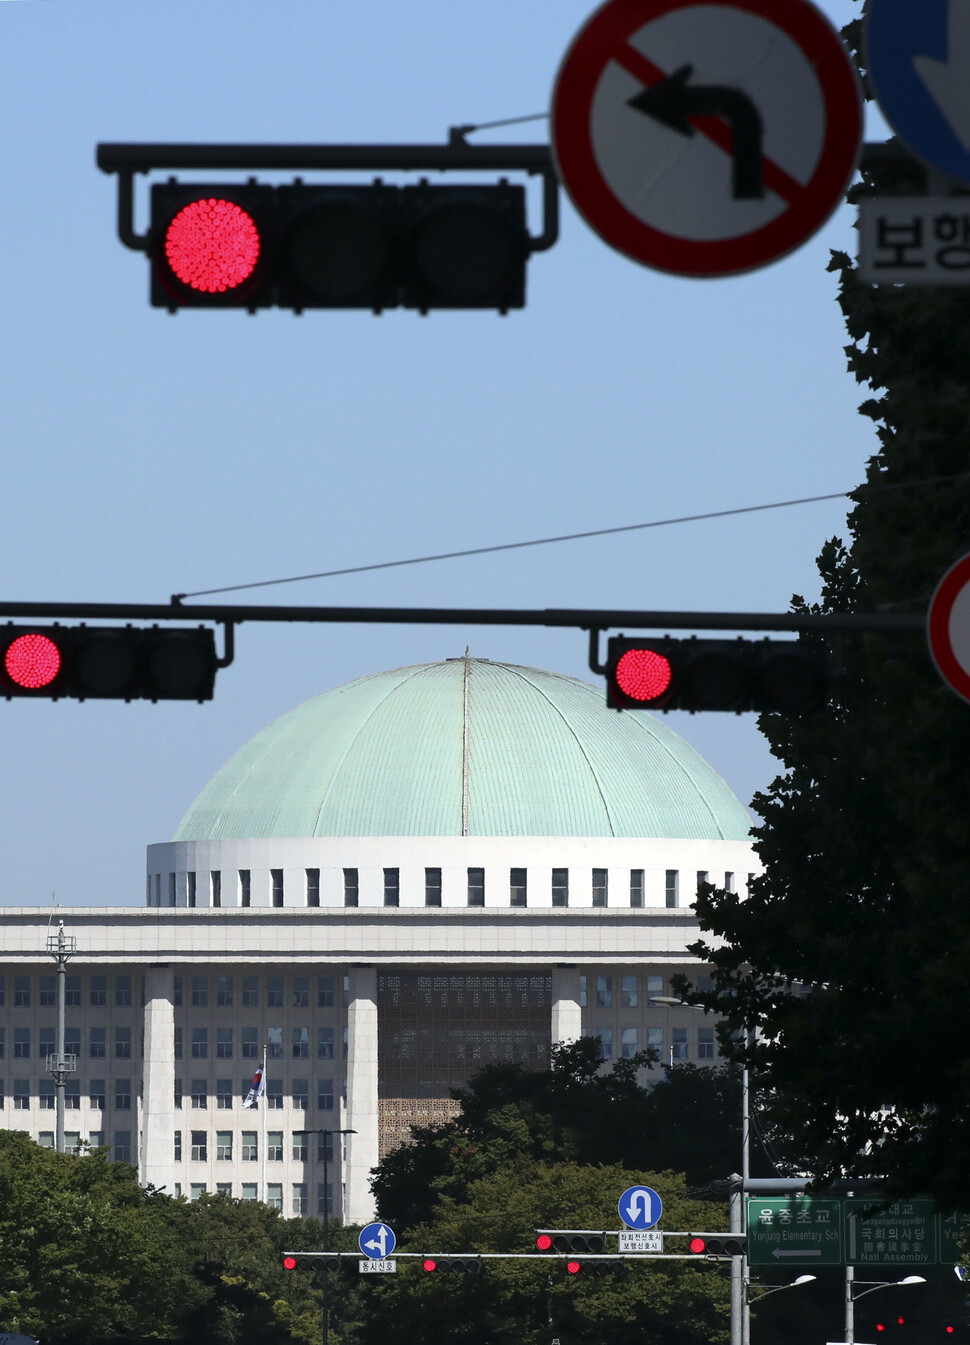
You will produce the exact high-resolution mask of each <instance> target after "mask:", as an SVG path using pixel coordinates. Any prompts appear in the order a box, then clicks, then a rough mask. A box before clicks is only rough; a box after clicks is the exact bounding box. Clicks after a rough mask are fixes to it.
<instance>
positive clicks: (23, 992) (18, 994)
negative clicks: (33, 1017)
mask: <svg viewBox="0 0 970 1345" xmlns="http://www.w3.org/2000/svg"><path fill="white" fill-rule="evenodd" d="M13 1002H14V1006H15V1007H16V1008H18V1009H29V1008H30V977H29V976H15V977H14V978H13Z"/></svg>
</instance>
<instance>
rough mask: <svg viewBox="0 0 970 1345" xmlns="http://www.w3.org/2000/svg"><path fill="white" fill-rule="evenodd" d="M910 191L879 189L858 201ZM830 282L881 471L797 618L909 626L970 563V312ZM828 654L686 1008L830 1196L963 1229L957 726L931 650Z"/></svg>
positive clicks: (875, 185) (956, 709)
mask: <svg viewBox="0 0 970 1345" xmlns="http://www.w3.org/2000/svg"><path fill="white" fill-rule="evenodd" d="M918 189H922V174H921V173H920V171H919V170H917V169H915V168H914V169H912V170H909V171H908V172H889V171H887V170H881V172H880V176H879V177H878V178H876V177H875V176H874V175H873V174H867V176H866V180H865V183H864V185H863V187H862V188H861V189H860V194H861V193H862V192H867V191H868V192H872V191H876V192H895V193H900V194H906V193H907V192H911V191H913V190H918ZM964 204H965V202H964V201H962V200H955V201H954V210H955V212H956V213H962V211H963V205H964ZM830 269H831V270H833V271H834V272H835V273H836V274H837V276H838V278H839V302H840V304H841V307H842V311H843V314H844V317H845V322H846V327H847V329H848V334H849V338H850V343H849V345H848V346H847V347H846V354H847V356H848V362H849V368H850V370H851V372H852V374H853V375H854V377H855V378H856V380H857V381H858V382H859V383H861V384H862V385H863V386H865V387H866V388H867V389H868V391H869V394H870V395H868V396H867V397H866V399H865V400H864V401H863V403H862V405H861V407H860V412H861V414H862V415H864V416H866V417H868V418H869V419H871V420H872V422H873V424H874V425H875V427H876V434H877V437H878V451H877V452H875V453H874V455H873V456H872V458H871V459H870V461H869V464H868V469H867V472H866V482H865V484H864V485H863V486H861V487H860V488H859V489H858V490H857V491H856V492H855V494H854V496H853V499H854V500H855V507H854V509H853V510H852V513H851V514H850V516H849V521H848V527H849V541H848V544H847V545H846V544H844V543H843V542H842V541H840V540H838V539H832V540H831V541H829V542H828V543H827V544H826V545H825V546H824V548H823V549H822V552H821V555H820V557H819V571H820V575H821V598H820V601H819V602H818V603H817V604H815V605H813V606H812V608H811V610H814V611H820V612H831V611H870V612H915V613H919V612H922V611H923V610H924V609H925V607H926V605H927V602H928V600H929V598H930V597H931V595H932V593H933V591H934V588H935V586H936V584H937V583H938V581H939V579H940V578H941V577H942V575H943V573H944V571H945V570H946V569H947V568H948V567H949V565H950V564H951V563H952V562H953V561H954V560H956V559H957V558H958V557H959V556H960V555H961V554H963V553H964V552H966V551H967V550H968V549H970V477H968V475H967V473H968V465H970V376H968V371H970V295H968V293H967V291H966V290H961V289H959V288H953V289H927V288H920V287H919V286H917V285H912V286H898V287H888V288H876V287H873V286H870V285H865V284H862V283H861V282H860V281H859V279H858V276H857V273H856V268H855V266H854V265H853V263H852V261H851V260H850V259H849V257H848V256H846V255H844V254H842V253H837V254H834V255H833V258H832V265H831V268H830ZM810 395H811V393H810V387H809V386H808V385H807V386H806V396H807V397H810ZM940 478H945V479H943V480H941V479H940ZM793 605H794V606H795V608H796V609H804V608H805V603H804V602H803V601H802V599H800V598H796V599H794V600H793ZM819 643H820V644H821V645H822V646H823V647H824V648H825V651H826V653H827V655H828V658H829V661H830V666H832V667H833V668H836V669H838V670H839V672H838V676H837V677H836V679H835V681H834V685H833V688H832V696H831V700H830V703H829V705H828V707H827V708H826V709H825V711H824V712H822V713H820V714H817V715H815V716H813V717H811V718H809V719H805V720H804V721H799V720H795V719H786V718H784V717H782V716H770V715H769V716H763V717H762V719H761V728H762V730H763V732H764V733H765V734H766V735H767V738H768V740H769V743H770V745H771V749H772V752H773V753H774V755H775V756H776V757H778V758H779V760H780V761H781V762H782V763H783V771H782V773H781V774H780V775H779V776H778V778H777V779H775V780H774V782H773V783H772V785H771V786H770V788H768V789H767V790H766V791H765V792H764V793H762V794H758V795H757V796H756V797H755V800H754V808H755V810H756V811H757V813H758V814H759V815H760V817H761V819H762V820H761V825H760V826H759V827H758V828H757V829H756V832H755V835H756V837H757V847H758V850H759V853H760V855H761V858H762V860H763V862H764V865H765V874H764V877H763V878H762V879H760V880H759V881H758V882H756V884H755V886H754V890H753V892H752V893H751V895H750V897H749V898H748V899H747V900H741V899H739V898H738V897H737V896H734V895H732V894H730V893H727V892H723V891H716V890H714V889H709V890H707V891H706V892H705V893H703V894H702V895H701V897H700V898H699V900H698V903H697V911H698V915H699V916H700V919H701V922H702V925H703V927H704V928H705V930H707V931H710V932H711V933H713V934H716V935H718V936H720V938H721V939H723V940H724V941H725V946H723V947H720V948H718V947H716V945H714V944H710V943H708V942H706V941H705V942H702V943H701V944H698V945H697V946H696V948H695V950H694V951H696V952H697V953H698V954H699V955H700V956H702V957H705V958H706V959H708V960H710V961H712V962H713V963H714V965H715V968H716V978H715V993H714V995H713V996H709V997H698V998H699V999H704V1001H705V1002H706V1003H708V1004H709V1005H712V1006H714V1007H716V1008H718V1009H719V1010H720V1011H721V1012H723V1013H726V1014H727V1016H728V1019H729V1021H730V1022H731V1023H732V1024H733V1025H734V1026H736V1027H737V1026H744V1027H757V1028H758V1034H759V1035H758V1040H757V1042H756V1043H754V1044H752V1045H750V1046H749V1047H748V1049H747V1050H746V1051H745V1048H744V1046H743V1042H742V1043H739V1044H737V1045H736V1048H735V1053H736V1055H738V1056H741V1055H744V1054H746V1055H747V1058H748V1060H749V1063H750V1065H751V1068H752V1070H753V1073H754V1079H755V1083H756V1086H757V1088H758V1089H759V1090H760V1094H761V1096H762V1097H763V1098H767V1099H768V1100H769V1105H770V1106H771V1108H772V1110H773V1113H774V1116H775V1120H776V1123H777V1125H778V1127H779V1128H780V1129H781V1130H782V1131H784V1132H785V1133H787V1134H788V1135H790V1136H791V1138H792V1141H793V1144H794V1152H795V1153H796V1154H798V1155H800V1156H801V1160H802V1161H803V1162H804V1164H805V1165H807V1166H808V1167H809V1169H810V1170H811V1171H813V1172H814V1173H816V1174H817V1175H818V1176H819V1177H820V1178H824V1177H828V1176H831V1175H834V1174H839V1173H845V1174H866V1173H868V1174H871V1175H876V1176H885V1177H887V1178H888V1179H889V1182H890V1188H891V1190H892V1191H893V1192H895V1193H900V1194H911V1193H914V1192H919V1191H924V1192H932V1193H933V1194H935V1195H936V1197H937V1198H938V1200H939V1201H940V1203H941V1205H942V1206H944V1207H945V1208H953V1207H954V1206H962V1207H963V1208H965V1209H970V1045H968V1042H970V1032H968V1031H967V1030H966V1029H967V1027H968V1026H970V996H968V995H967V989H966V988H967V984H968V981H970V901H968V888H970V827H968V825H967V818H968V816H970V752H968V751H967V742H968V734H970V708H968V707H967V705H965V704H964V703H963V702H962V701H960V700H959V699H958V698H957V697H956V696H955V695H954V694H953V693H952V692H951V691H950V690H949V689H948V688H946V687H945V686H944V685H943V683H942V682H941V681H940V679H939V677H938V676H937V674H936V672H935V671H934V668H933V666H932V663H931V661H930V658H929V655H928V651H927V646H926V642H925V640H924V638H923V637H922V635H897V634H894V635H868V636H866V637H864V638H853V639H850V638H845V639H838V638H827V639H824V640H820V641H819ZM793 992H794V993H793ZM887 1109H888V1110H887Z"/></svg>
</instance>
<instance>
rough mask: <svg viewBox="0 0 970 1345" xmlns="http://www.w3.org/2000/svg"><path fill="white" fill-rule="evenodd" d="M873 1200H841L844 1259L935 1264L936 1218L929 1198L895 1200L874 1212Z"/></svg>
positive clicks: (863, 1263)
mask: <svg viewBox="0 0 970 1345" xmlns="http://www.w3.org/2000/svg"><path fill="white" fill-rule="evenodd" d="M873 1203H874V1201H873V1200H872V1199H868V1200H866V1199H864V1198H861V1197H856V1198H855V1199H850V1200H846V1202H845V1259H846V1262H847V1263H848V1264H849V1265H853V1266H907V1267H909V1266H917V1267H918V1266H935V1265H936V1263H937V1261H938V1260H939V1253H940V1222H939V1219H938V1217H937V1214H936V1207H935V1206H934V1204H933V1201H932V1200H897V1201H895V1202H894V1203H893V1204H892V1205H887V1206H886V1208H885V1209H883V1210H880V1211H879V1212H878V1213H876V1214H868V1213H867V1211H869V1210H871V1209H872V1206H873Z"/></svg>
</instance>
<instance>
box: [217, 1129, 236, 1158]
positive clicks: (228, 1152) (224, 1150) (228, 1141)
mask: <svg viewBox="0 0 970 1345" xmlns="http://www.w3.org/2000/svg"><path fill="white" fill-rule="evenodd" d="M216 1162H217V1163H231V1162H232V1131H231V1130H217V1131H216Z"/></svg>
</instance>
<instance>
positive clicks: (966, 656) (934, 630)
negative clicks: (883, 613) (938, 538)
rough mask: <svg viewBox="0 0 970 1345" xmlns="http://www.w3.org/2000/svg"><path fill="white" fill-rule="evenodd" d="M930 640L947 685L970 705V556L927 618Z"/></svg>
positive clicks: (947, 580)
mask: <svg viewBox="0 0 970 1345" xmlns="http://www.w3.org/2000/svg"><path fill="white" fill-rule="evenodd" d="M926 639H927V642H928V643H929V646H930V654H931V655H932V657H933V662H934V663H935V664H936V669H937V672H938V673H939V674H940V676H941V677H942V678H943V680H944V682H946V684H947V685H948V686H949V687H951V688H952V689H953V690H954V691H955V692H956V693H957V695H958V696H961V697H962V698H963V699H964V700H965V701H970V556H963V557H961V559H960V560H958V561H957V562H956V564H955V565H953V566H951V567H950V569H949V570H947V572H946V574H945V575H944V576H943V578H942V579H941V580H940V583H939V586H938V587H937V590H936V592H935V593H934V594H933V599H932V601H931V603H930V607H929V612H928V614H927V618H926Z"/></svg>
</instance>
